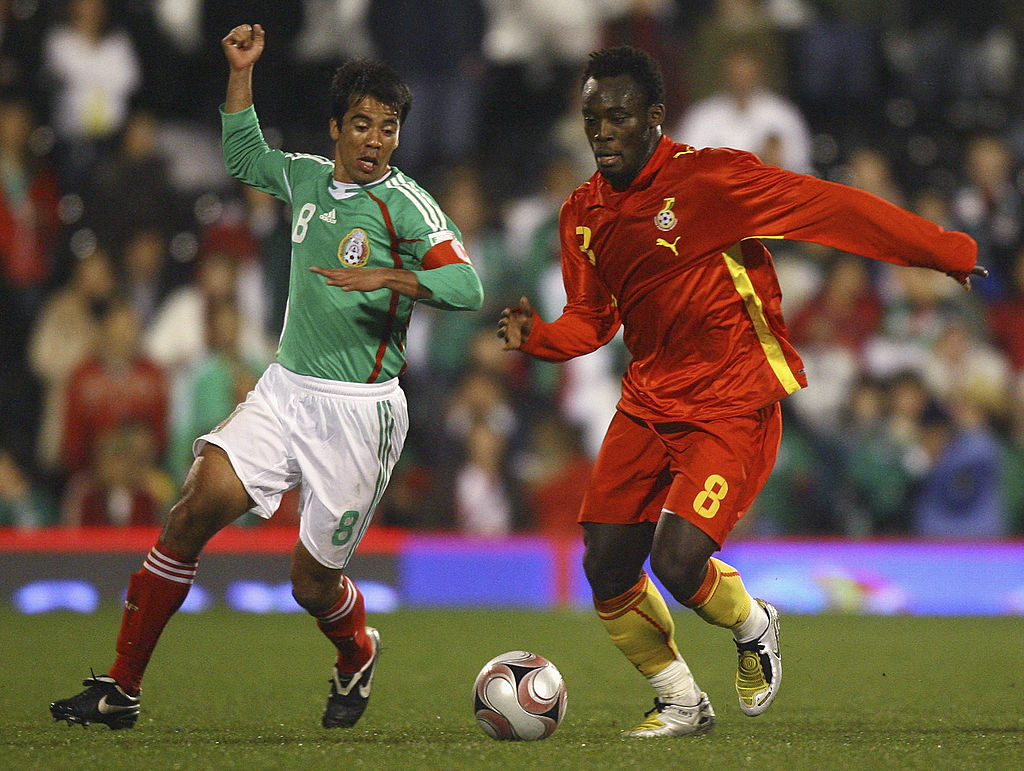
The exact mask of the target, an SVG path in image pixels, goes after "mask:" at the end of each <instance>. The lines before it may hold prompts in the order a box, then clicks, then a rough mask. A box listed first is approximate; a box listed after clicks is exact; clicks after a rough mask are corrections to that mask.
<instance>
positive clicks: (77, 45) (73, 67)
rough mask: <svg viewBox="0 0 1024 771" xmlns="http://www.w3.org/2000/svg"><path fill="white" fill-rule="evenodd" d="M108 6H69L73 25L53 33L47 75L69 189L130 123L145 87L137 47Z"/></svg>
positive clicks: (96, 1) (94, 1)
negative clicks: (135, 99)
mask: <svg viewBox="0 0 1024 771" xmlns="http://www.w3.org/2000/svg"><path fill="white" fill-rule="evenodd" d="M112 21H113V20H112V19H111V18H110V14H109V8H108V5H107V2H106V0H69V2H68V4H67V23H66V24H60V25H57V26H55V27H51V28H50V29H49V30H47V33H46V37H45V39H44V41H43V63H42V68H43V73H44V75H45V77H46V78H47V82H48V84H49V90H50V93H51V94H52V96H53V104H52V108H51V109H52V115H53V126H54V130H55V131H56V133H57V138H58V140H59V141H60V143H61V145H62V147H63V152H62V157H63V159H64V166H63V170H64V171H65V172H66V175H67V184H66V187H67V188H68V189H78V188H79V187H80V186H82V185H83V184H84V183H85V182H86V179H87V171H88V170H89V169H91V168H92V166H93V164H94V163H95V162H96V161H97V159H98V157H99V153H100V150H101V148H102V146H103V143H104V142H106V141H107V140H110V139H111V138H112V137H113V136H114V135H115V134H116V133H117V131H119V130H120V129H121V127H122V126H123V125H124V123H125V121H126V120H127V118H128V111H129V104H130V101H131V97H132V94H134V93H135V92H136V91H137V90H138V89H139V87H140V86H141V70H140V66H139V59H138V56H137V54H136V50H135V44H134V43H133V42H132V39H131V37H130V36H129V35H128V33H127V32H126V31H125V30H124V29H122V28H121V27H119V26H117V25H116V24H113V23H112Z"/></svg>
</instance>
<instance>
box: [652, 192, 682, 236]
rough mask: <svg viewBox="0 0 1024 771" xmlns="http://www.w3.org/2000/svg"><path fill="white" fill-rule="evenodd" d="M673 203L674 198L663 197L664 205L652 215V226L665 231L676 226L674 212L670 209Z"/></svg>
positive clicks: (674, 202) (674, 203)
mask: <svg viewBox="0 0 1024 771" xmlns="http://www.w3.org/2000/svg"><path fill="white" fill-rule="evenodd" d="M675 205H676V199H675V198H666V199H665V206H664V207H662V209H661V211H659V212H658V213H657V214H655V215H654V227H656V228H657V229H658V230H661V231H662V232H665V231H668V230H671V229H672V228H674V227H675V226H676V222H677V220H676V214H675V212H674V211H672V207H673V206H675Z"/></svg>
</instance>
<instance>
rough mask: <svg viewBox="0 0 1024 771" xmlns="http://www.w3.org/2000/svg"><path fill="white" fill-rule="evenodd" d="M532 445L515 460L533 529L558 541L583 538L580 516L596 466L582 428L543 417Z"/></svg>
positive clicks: (536, 424) (532, 430)
mask: <svg viewBox="0 0 1024 771" xmlns="http://www.w3.org/2000/svg"><path fill="white" fill-rule="evenodd" d="M529 435H530V439H529V443H528V445H527V447H526V448H525V449H524V450H523V451H522V452H521V453H519V455H518V457H517V458H516V459H515V468H516V478H517V479H518V480H519V483H520V484H521V485H522V487H523V488H524V490H525V495H526V498H527V500H528V501H529V509H530V513H531V514H532V525H533V528H534V529H535V530H536V531H537V532H539V533H542V534H544V535H548V536H551V537H553V538H556V539H560V540H561V539H575V538H577V537H578V536H579V525H578V524H577V523H576V514H577V512H578V511H579V510H580V504H582V503H583V492H584V491H585V490H586V489H587V483H588V482H589V481H590V471H591V469H592V468H593V466H594V462H593V460H592V459H591V457H590V456H589V455H588V454H587V452H586V449H585V448H584V445H583V436H582V434H581V432H580V430H579V428H578V427H576V426H575V425H573V424H572V423H570V422H569V421H567V420H565V419H564V418H560V417H558V416H557V415H539V416H538V417H537V419H536V420H535V421H534V422H533V424H532V425H531V426H530V429H529Z"/></svg>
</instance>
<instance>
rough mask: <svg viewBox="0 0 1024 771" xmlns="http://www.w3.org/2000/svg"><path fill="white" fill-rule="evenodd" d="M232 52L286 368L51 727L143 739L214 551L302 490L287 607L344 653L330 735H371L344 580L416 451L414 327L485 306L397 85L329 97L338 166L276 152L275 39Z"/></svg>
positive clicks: (237, 154) (201, 484) (201, 468)
mask: <svg viewBox="0 0 1024 771" xmlns="http://www.w3.org/2000/svg"><path fill="white" fill-rule="evenodd" d="M221 44H222V49H223V54H224V56H225V58H226V59H227V63H228V79H227V89H226V92H227V93H226V98H225V102H224V105H223V107H222V109H221V120H222V136H223V148H224V158H225V165H226V167H227V168H228V170H229V171H230V172H231V173H232V175H233V176H235V177H237V178H238V179H239V180H240V181H242V182H244V183H245V184H249V185H253V186H255V187H258V188H260V189H261V190H263V191H264V192H267V193H270V194H272V195H275V196H276V197H278V198H280V199H281V200H283V201H286V202H288V203H291V204H292V206H293V222H294V226H293V229H292V240H293V244H294V246H293V249H292V268H293V272H292V282H291V285H290V287H289V302H288V309H289V311H288V319H287V321H286V323H285V327H284V332H283V334H282V337H281V343H280V346H279V348H278V354H277V361H275V362H274V363H272V364H271V365H270V367H269V368H268V369H267V371H266V372H265V373H264V374H263V375H262V376H261V378H260V380H259V383H258V384H257V387H256V388H255V389H254V390H253V391H252V392H251V393H250V394H249V396H248V397H247V398H246V400H245V401H244V402H243V403H242V404H241V405H240V406H239V408H238V409H237V411H236V412H235V413H234V414H233V416H232V417H231V418H230V419H229V420H226V421H225V422H223V423H222V424H221V425H220V426H218V427H217V428H216V429H214V430H213V431H211V432H208V433H206V434H203V435H202V436H200V437H199V438H198V439H197V440H196V443H195V447H194V451H195V455H196V460H195V462H194V463H193V466H192V468H191V469H190V471H189V474H188V478H187V480H186V483H185V485H184V487H183V489H182V495H181V498H180V499H179V500H178V502H177V503H175V505H174V506H172V507H171V510H170V513H169V516H168V520H167V524H166V525H165V527H164V529H163V532H162V533H161V535H160V537H159V539H158V540H157V543H156V544H155V545H154V546H153V548H152V550H151V551H150V552H149V555H148V556H147V558H146V560H145V562H144V563H143V566H142V568H141V569H140V570H139V571H138V572H136V573H134V574H132V576H131V580H130V581H129V585H128V593H127V599H126V602H125V607H124V615H123V617H122V621H121V627H120V631H119V633H118V636H117V642H116V646H115V647H116V650H117V654H118V655H117V658H116V659H115V661H114V664H113V666H112V667H111V668H110V670H109V674H107V675H102V676H99V677H96V676H93V677H91V678H90V679H88V680H87V681H86V682H85V685H87V686H88V687H87V688H86V690H85V691H83V692H82V693H80V694H78V695H76V696H73V697H71V698H69V699H62V700H59V701H55V702H52V703H51V704H50V711H51V714H52V715H53V717H54V718H55V719H58V720H61V719H63V720H67V721H68V722H69V723H84V724H88V723H95V722H103V723H105V724H107V725H108V726H110V727H111V728H130V727H132V726H133V725H134V724H135V722H136V720H137V719H138V714H139V691H140V686H141V682H142V677H143V674H144V672H145V669H146V667H147V665H148V663H149V660H150V657H151V656H152V653H153V651H154V649H155V647H156V644H157V642H158V640H159V638H160V634H161V633H162V631H163V629H164V627H165V625H166V624H167V622H168V621H169V620H170V618H171V616H173V615H174V613H175V612H176V611H177V610H178V608H180V607H181V604H182V603H183V602H184V600H185V597H186V595H187V594H188V591H189V588H190V586H191V584H192V582H193V580H194V578H195V575H196V570H197V565H198V560H199V555H200V553H201V552H202V550H203V548H204V547H205V545H206V543H207V541H209V539H210V538H211V537H213V536H214V535H215V534H216V533H217V532H219V531H220V530H221V529H223V528H224V527H227V526H228V525H229V524H231V523H232V522H234V521H235V520H237V519H238V517H239V516H241V515H242V514H243V513H245V512H246V511H248V510H250V509H253V508H256V509H258V511H259V513H260V515H261V516H263V517H264V518H269V517H270V516H272V515H273V513H274V511H275V510H276V508H277V507H278V505H279V503H280V499H281V496H282V494H283V493H284V492H285V491H287V490H291V489H293V488H295V487H296V486H298V487H299V488H300V490H301V492H300V495H301V505H300V511H301V512H302V514H301V522H300V525H299V528H298V529H299V540H298V541H297V543H296V545H295V549H294V552H293V556H292V567H291V579H292V594H293V596H294V598H295V600H296V601H297V602H298V604H299V605H300V606H302V607H303V608H304V609H305V610H306V611H307V612H308V613H309V614H310V615H311V616H312V617H313V618H314V619H315V620H316V622H317V625H318V627H319V629H320V630H321V631H322V632H323V633H324V635H325V637H326V638H327V639H328V640H329V641H330V642H331V643H332V645H333V646H334V647H335V648H336V658H335V664H334V667H333V673H332V677H331V690H330V695H329V696H328V699H327V705H326V708H325V709H324V712H323V716H322V718H321V723H322V725H323V726H324V727H325V728H338V727H349V726H352V725H354V724H355V723H356V722H357V721H358V720H359V718H360V717H361V716H362V714H363V712H364V710H365V709H366V706H367V703H368V700H369V696H370V687H371V684H372V678H373V675H374V672H375V669H376V665H377V661H378V658H379V652H380V635H379V634H378V632H377V630H376V629H373V628H372V627H368V626H366V611H365V607H364V603H363V597H362V594H361V592H360V590H359V588H358V587H357V586H356V585H355V583H353V581H352V580H351V579H350V578H349V577H348V576H347V575H346V574H345V572H344V571H345V568H346V566H347V565H348V562H349V560H350V559H351V557H352V555H353V553H354V551H355V550H356V548H357V547H358V545H359V543H360V541H361V540H362V537H363V534H364V533H365V530H366V527H367V526H368V525H369V522H370V518H371V517H372V516H373V513H374V510H375V508H376V506H377V504H378V502H379V501H380V498H381V495H382V494H383V492H384V489H385V487H386V486H387V482H388V478H389V477H390V474H391V471H392V469H393V468H394V465H395V462H396V461H397V459H398V456H399V455H400V454H401V450H402V445H403V443H404V441H405V434H406V431H407V428H408V413H407V408H406V401H405V397H404V394H403V392H402V388H401V386H400V384H399V381H398V376H399V374H400V373H401V372H402V370H403V369H404V365H405V356H404V343H405V333H406V328H407V326H408V323H409V316H410V314H411V313H412V309H413V306H414V305H415V303H416V302H417V301H423V302H427V303H433V304H436V305H438V306H441V307H445V308H449V309H451V310H476V309H478V308H479V307H480V306H481V305H482V303H483V297H482V294H483V293H482V288H481V285H480V280H479V278H478V277H477V275H476V272H475V271H474V270H473V268H472V265H471V264H470V261H469V260H468V258H467V256H466V253H465V249H464V247H463V246H462V244H461V243H460V241H459V238H458V229H457V227H456V226H455V225H454V223H453V222H452V221H451V219H450V218H448V217H447V216H446V215H445V214H444V212H442V210H441V209H440V207H438V206H437V204H436V202H435V201H434V200H433V198H432V197H431V196H430V195H429V194H428V193H426V191H424V190H423V189H422V188H421V187H419V185H417V184H416V183H415V182H413V181H412V180H410V179H409V178H408V177H406V176H405V175H403V174H402V173H401V172H399V171H397V170H395V169H392V167H391V166H390V165H389V163H390V160H391V155H392V153H393V152H394V150H395V148H396V147H397V145H398V141H399V134H400V130H401V125H402V123H403V121H404V120H405V117H406V115H407V114H408V109H409V107H410V104H411V99H412V96H411V94H410V93H409V90H408V88H407V87H406V86H405V84H404V83H403V82H402V80H401V79H400V78H399V77H398V76H397V75H396V74H395V73H394V71H393V70H391V69H390V68H389V67H387V66H386V65H383V64H380V63H376V62H365V61H352V62H348V63H346V64H345V65H343V66H342V67H340V68H339V69H338V71H337V73H336V74H335V77H334V80H333V81H332V83H331V87H330V92H329V101H330V103H331V112H332V117H331V119H330V122H329V124H328V126H327V128H328V133H329V135H330V137H331V139H332V141H333V142H334V160H333V162H332V161H331V160H329V159H327V158H323V157H317V156H309V155H303V154H288V153H284V152H281V151H279V150H271V149H270V147H269V146H268V145H267V144H266V141H265V139H264V136H263V133H262V130H261V128H260V123H259V120H258V118H257V116H256V112H255V107H254V103H253V85H252V84H253V70H254V67H255V64H256V62H257V60H259V59H260V58H261V56H262V54H263V51H264V48H265V46H266V34H265V32H264V30H263V28H262V27H261V26H260V25H259V24H255V25H253V24H242V25H239V26H236V27H234V28H233V29H232V30H231V31H230V32H228V34H227V35H225V37H224V38H223V39H222V41H221ZM272 62H273V60H272V59H271V60H270V63H272ZM354 223H358V224H359V225H360V226H361V227H354V226H353V224H354ZM339 238H340V242H339ZM335 260H337V262H336V261H335ZM111 706H112V707H113V710H111V709H108V707H111Z"/></svg>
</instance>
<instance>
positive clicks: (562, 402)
mask: <svg viewBox="0 0 1024 771" xmlns="http://www.w3.org/2000/svg"><path fill="white" fill-rule="evenodd" d="M240 8H244V10H239V9H240ZM256 21H258V22H260V23H262V24H263V26H264V28H265V29H266V30H267V35H268V47H267V51H266V53H265V55H264V57H263V60H262V61H261V62H260V64H259V65H258V68H257V73H256V76H255V93H256V97H255V101H256V108H257V112H258V113H259V115H260V118H261V121H262V124H263V127H264V131H265V134H266V136H267V138H268V141H269V142H270V143H271V144H272V145H275V146H280V147H283V148H284V149H287V150H291V151H296V152H313V153H318V154H324V155H331V154H332V152H331V148H330V145H329V141H330V140H329V136H328V132H327V120H328V117H329V116H328V104H327V98H326V93H327V87H328V84H329V79H330V76H331V74H332V73H333V70H334V68H335V67H336V66H337V65H338V63H339V62H340V61H341V60H342V59H343V58H344V57H349V56H376V57H379V58H382V59H384V60H386V61H388V62H389V63H390V64H392V65H393V66H394V67H395V68H396V69H397V70H398V71H399V72H400V73H401V74H402V75H403V76H404V77H405V78H406V80H407V81H408V82H409V84H410V86H411V87H412V90H413V94H414V105H413V110H412V113H411V115H410V118H409V121H408V122H407V123H406V124H405V125H403V127H402V136H401V147H400V148H399V150H398V151H397V153H396V155H395V157H394V162H395V164H396V165H397V166H399V167H400V168H401V169H402V170H403V171H405V172H407V173H408V174H410V175H411V176H413V177H414V178H415V179H417V180H419V181H420V182H421V183H422V184H423V185H424V186H425V187H426V188H427V189H428V190H430V191H431V192H432V193H433V194H434V195H435V196H436V197H437V198H438V200H439V202H440V204H441V206H442V208H444V210H445V211H446V212H448V213H449V214H450V215H451V216H452V218H453V219H454V220H455V222H456V224H457V225H458V226H459V227H460V229H461V230H462V233H463V236H464V242H465V244H466V247H467V249H468V251H469V253H470V255H471V256H472V258H473V261H474V264H475V265H476V267H477V269H478V271H479V272H480V275H481V278H482V280H483V282H484V286H485V291H486V295H487V301H486V304H485V307H484V309H483V310H482V311H480V312H479V313H474V314H453V313H440V312H435V311H434V310H432V309H430V308H428V307H425V306H423V307H419V308H417V310H416V312H415V314H414V318H413V325H412V327H411V328H410V334H409V340H408V357H409V363H408V370H407V372H406V373H405V375H404V376H403V385H404V388H405V390H406V393H407V394H408V397H409V402H410V415H411V428H410V433H409V438H408V442H407V445H406V450H405V454H404V457H403V459H402V461H401V462H400V464H399V466H398V468H397V469H396V473H395V476H394V478H393V480H392V483H391V487H390V488H389V490H388V493H387V495H386V497H385V499H384V501H383V502H382V504H381V508H380V510H379V511H378V512H377V519H376V520H375V521H376V522H377V523H378V524H382V525H391V526H396V527H408V528H430V529H453V530H459V531H462V532H465V533H472V534H480V535H490V536H501V535H504V534H506V533H510V532H516V531H534V532H544V533H549V534H552V535H555V536H558V535H561V534H575V532H576V526H575V510H576V507H577V506H578V503H579V500H580V497H581V495H582V490H583V488H584V486H585V484H586V480H587V477H588V475H589V472H590V466H591V463H592V460H593V457H594V454H595V452H596V449H597V446H598V444H599V442H600V439H601V436H602V434H603V431H604V428H605V426H606V425H607V422H608V420H609V418H610V416H611V414H612V411H613V410H614V406H615V402H616V400H617V396H618V389H619V385H618V381H619V377H620V375H621V372H622V371H623V368H624V366H625V362H626V352H625V349H624V347H623V346H622V344H621V341H619V340H616V341H613V343H612V344H610V345H609V346H607V347H605V348H603V349H601V350H599V351H597V352H595V353H594V354H591V355H590V356H587V357H583V358H580V359H577V360H574V361H572V362H570V363H568V364H566V365H563V366H558V365H551V364H544V363H540V362H535V361H531V360H528V359H527V358H526V357H523V356H520V355H518V354H508V353H504V352H502V351H501V350H500V346H499V342H498V340H497V339H496V337H495V330H496V322H497V318H498V315H499V313H500V311H501V309H502V308H503V307H506V306H508V305H510V304H513V303H515V302H517V300H518V298H519V297H520V295H523V294H526V295H528V296H529V297H531V299H532V300H533V301H534V304H535V305H536V306H537V307H538V309H539V311H540V313H541V314H542V315H543V316H544V317H546V318H552V317H554V316H556V315H557V314H558V313H559V311H560V309H561V307H562V304H563V302H564V293H563V290H562V287H561V277H560V271H559V265H558V243H557V240H558V239H557V218H558V211H559V206H560V204H561V202H562V201H563V200H564V198H565V197H566V195H568V193H569V192H571V191H572V189H574V188H575V187H576V186H577V185H578V184H580V183H581V182H582V181H583V180H584V179H586V178H587V177H589V176H590V174H591V173H592V172H593V168H594V166H593V160H592V158H591V157H590V156H589V150H588V148H587V145H586V141H585V138H584V136H583V132H582V127H581V121H580V120H579V117H578V113H579V103H578V86H579V81H578V76H579V72H580V70H581V65H582V62H583V61H584V60H585V58H586V55H587V53H588V52H589V51H591V50H594V49H596V48H599V47H602V46H606V45H618V44H626V43H628V44H633V45H638V46H641V47H643V48H645V49H647V50H648V51H650V52H651V53H652V54H654V55H655V57H656V58H657V59H658V60H659V61H660V63H661V65H662V67H663V69H664V72H665V77H666V86H667V89H668V105H667V107H668V116H669V119H668V121H667V124H666V126H665V131H666V133H667V134H669V136H671V137H672V138H673V139H675V140H676V141H684V142H688V143H690V144H693V145H696V146H698V147H702V146H711V145H718V146H732V147H738V148H742V149H747V150H751V151H753V152H756V153H757V154H758V155H759V156H760V157H761V158H762V160H764V161H766V162H768V163H773V164H778V165H781V166H783V167H786V168H790V169H793V170H796V171H799V172H805V173H811V174H815V175H817V176H821V177H823V178H827V179H832V180H835V181H840V182H844V183H847V184H851V185H854V186H857V187H860V188H863V189H865V190H868V191H870V192H872V193H875V194H877V195H879V196H881V197H883V198H886V199H888V200H890V201H892V202H894V203H896V204H899V205H901V206H903V207H906V208H909V209H911V210H913V211H916V212H918V213H920V214H921V215H923V216H925V217H927V218H928V219H930V220H932V221H934V222H937V223H939V224H941V225H943V226H946V227H949V228H954V229H959V230H965V231H967V232H968V233H970V234H971V235H972V236H973V237H974V238H975V239H976V240H977V241H978V244H979V247H980V255H979V262H980V263H981V264H983V265H985V266H987V267H988V269H989V271H990V274H991V275H990V277H989V278H988V279H987V280H984V281H978V282H977V283H976V285H975V290H974V291H973V292H964V291H963V290H962V289H961V288H960V287H959V286H958V285H957V284H956V283H955V282H953V281H952V280H950V279H949V278H948V277H945V276H943V275H939V274H934V273H931V272H928V271H923V270H912V269H905V268H893V267H891V266H889V265H887V264H884V263H876V262H872V261H868V260H865V259H862V258H859V257H852V256H850V255H845V254H841V253H837V252H834V251H831V250H828V249H824V248H820V247H814V246H810V245H806V244H798V243H792V242H779V243H775V244H774V245H773V254H774V255H775V258H776V265H777V268H778V271H779V275H780V281H781V284H782V288H783V293H784V311H785V313H786V317H787V320H788V322H789V326H790V331H791V334H792V338H793V341H794V343H795V344H796V346H797V348H798V350H799V351H800V352H801V354H802V355H803V357H804V360H805V362H806V364H807V371H808V378H809V380H810V383H811V386H810V388H808V389H805V390H804V391H802V392H800V393H798V394H796V395H795V396H793V397H791V398H790V399H788V400H787V401H786V402H785V404H784V409H785V418H786V424H785V433H784V437H783V442H782V448H781V451H780V454H779V459H778V463H777V465H776V469H775V472H774V474H773V475H772V477H771V479H770V481H769V483H768V486H767V487H766V489H765V491H764V493H763V494H762V496H761V497H760V499H759V501H758V502H757V504H756V506H755V510H754V511H753V512H751V515H750V516H749V517H748V518H747V519H746V520H745V521H744V523H743V524H742V525H741V528H740V529H739V530H738V531H737V537H739V536H740V535H741V534H745V535H747V536H749V537H757V536H765V535H804V534H814V535H822V534H840V535H845V536H853V537H868V536H880V535H884V536H889V535H918V536H925V537H953V538H998V537H1007V536H1013V535H1018V536H1019V535H1021V534H1022V533H1024V398H1022V396H1024V172H1022V168H1024V104H1022V101H1024V88H1022V86H1024V6H1022V5H1021V3H1020V2H1019V0H990V1H989V2H959V3H953V4H943V3H922V2H914V0H560V2H557V3H551V2H541V1H540V0H446V1H445V2H441V3H437V2H432V0H373V1H372V2H371V0H273V1H271V0H263V1H260V0H253V1H252V2H246V3H219V2H203V0H67V1H66V2H57V1H56V0H54V1H53V2H50V1H47V2H41V1H39V0H0V309H2V310H0V313H2V317H3V333H2V335H0V341H2V342H0V404H2V405H3V407H2V418H0V526H14V527H37V526H44V525H50V524H65V525H99V524H107V525H118V526H121V525H134V524H156V523H159V522H160V521H161V519H162V517H163V516H164V515H165V513H166V511H167V509H168V507H169V506H170V504H171V503H172V502H173V500H174V498H175V495H176V492H177V489H178V488H179V486H180V484H181V482H182V480H183V477H184V474H185V472H186V471H187V469H188V466H189V463H190V461H191V443H192V440H193V438H194V437H195V436H197V435H198V434H200V433H203V432H205V431H207V430H209V429H210V428H211V427H212V426H214V425H216V424H217V423H218V422H219V421H221V420H223V419H224V418H225V417H226V416H227V415H228V414H229V413H230V411H231V410H232V409H233V407H234V406H235V404H236V403H237V402H238V401H240V400H241V399H242V398H244V396H245V394H246V393H247V391H248V390H249V389H250V388H251V387H252V385H253V384H254V382H255V380H256V378H258V377H259V375H260V373H261V372H262V370H263V368H264V367H265V366H266V365H267V363H268V362H269V361H270V360H271V359H272V357H273V352H274V346H275V341H276V338H277V335H278V333H279V331H280V324H281V321H282V318H283V309H284V303H285V299H286V289H287V277H288V256H289V244H290V237H289V231H290V224H289V214H290V213H289V212H288V211H287V210H286V208H285V207H284V205H283V204H281V203H280V202H279V201H277V200H275V199H273V198H270V197H269V196H266V195H263V194H261V193H258V192H255V191H253V190H251V189H248V188H245V187H244V186H242V185H240V184H238V183H236V182H234V181H233V180H231V179H230V178H229V177H228V176H227V175H226V174H225V171H224V167H223V162H222V160H221V157H220V124H219V120H218V118H217V105H218V104H219V103H220V102H221V101H222V99H223V89H224V83H225V79H226V65H225V63H224V60H223V55H222V54H221V52H220V39H221V37H222V36H223V35H224V34H225V33H226V32H227V31H228V30H229V29H230V28H231V27H233V26H234V25H235V24H238V23H244V22H256ZM295 516H296V512H295V502H294V496H289V497H287V498H286V500H285V502H284V503H283V504H282V510H281V511H280V512H279V513H278V515H277V517H275V520H273V521H275V522H278V521H284V522H290V521H294V518H295ZM254 524H256V522H254V521H253V520H252V519H248V518H243V520H240V521H239V526H252V525H254Z"/></svg>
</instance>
